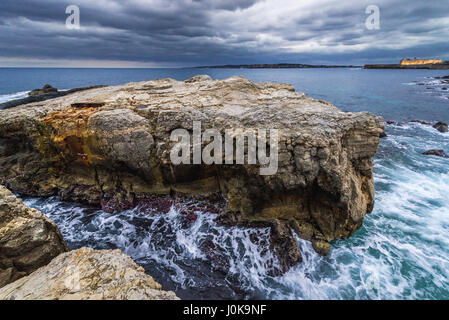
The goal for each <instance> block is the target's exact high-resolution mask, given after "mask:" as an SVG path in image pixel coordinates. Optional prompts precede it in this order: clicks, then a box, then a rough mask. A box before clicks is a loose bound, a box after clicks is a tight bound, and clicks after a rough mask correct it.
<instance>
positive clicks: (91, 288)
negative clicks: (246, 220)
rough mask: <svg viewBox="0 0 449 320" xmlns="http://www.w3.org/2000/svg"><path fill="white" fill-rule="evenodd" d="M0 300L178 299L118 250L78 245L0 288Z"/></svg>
mask: <svg viewBox="0 0 449 320" xmlns="http://www.w3.org/2000/svg"><path fill="white" fill-rule="evenodd" d="M0 300H178V298H177V297H176V295H175V294H174V293H173V292H171V291H168V292H167V291H163V290H161V285H160V284H159V283H157V282H156V281H154V280H153V278H152V277H151V276H149V275H147V274H145V272H144V269H143V268H142V267H140V266H138V265H137V264H136V263H135V262H134V261H132V259H131V258H130V257H128V256H126V255H124V254H123V253H121V251H120V250H93V249H90V248H81V249H79V250H75V251H71V252H68V253H63V254H61V255H59V256H58V257H57V258H55V259H54V260H53V261H51V263H50V264H48V265H47V266H45V267H42V268H40V269H38V270H37V271H35V272H33V273H32V274H31V275H29V276H27V277H24V278H22V279H19V280H17V281H15V282H13V283H11V284H9V285H7V286H5V287H3V288H1V289H0Z"/></svg>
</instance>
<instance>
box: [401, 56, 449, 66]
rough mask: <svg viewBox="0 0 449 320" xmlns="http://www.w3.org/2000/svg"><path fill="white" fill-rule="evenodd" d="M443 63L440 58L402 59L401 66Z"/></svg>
mask: <svg viewBox="0 0 449 320" xmlns="http://www.w3.org/2000/svg"><path fill="white" fill-rule="evenodd" d="M440 63H443V60H442V59H416V58H415V59H402V60H401V66H413V65H420V64H440Z"/></svg>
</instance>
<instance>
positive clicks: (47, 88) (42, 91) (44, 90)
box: [28, 84, 58, 97]
mask: <svg viewBox="0 0 449 320" xmlns="http://www.w3.org/2000/svg"><path fill="white" fill-rule="evenodd" d="M51 92H58V89H56V88H53V87H52V86H51V85H49V84H46V85H45V86H43V87H42V89H34V90H31V91H30V92H28V96H30V97H33V96H38V95H41V94H45V93H51Z"/></svg>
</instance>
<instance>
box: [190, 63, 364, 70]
mask: <svg viewBox="0 0 449 320" xmlns="http://www.w3.org/2000/svg"><path fill="white" fill-rule="evenodd" d="M195 68H198V69H208V68H209V69H305V68H362V66H354V65H311V64H302V63H275V64H228V65H222V66H200V67H195Z"/></svg>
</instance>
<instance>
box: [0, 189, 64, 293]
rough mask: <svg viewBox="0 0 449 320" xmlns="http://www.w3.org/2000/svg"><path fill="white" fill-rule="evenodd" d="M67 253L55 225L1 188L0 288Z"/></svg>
mask: <svg viewBox="0 0 449 320" xmlns="http://www.w3.org/2000/svg"><path fill="white" fill-rule="evenodd" d="M65 251H68V248H67V246H66V244H65V242H64V240H63V239H62V236H61V233H60V232H59V229H58V227H57V226H56V225H55V224H54V223H53V221H51V220H50V219H48V218H47V217H46V216H45V215H43V214H42V213H41V212H39V211H38V210H35V209H30V208H27V207H26V206H25V205H24V204H23V202H22V200H20V199H17V198H16V197H15V196H14V195H13V194H12V193H11V192H10V191H9V190H8V189H6V188H5V187H3V186H0V287H3V286H4V285H6V284H8V283H10V282H13V281H15V280H17V279H19V278H21V277H23V276H26V275H28V274H30V273H31V272H33V271H35V270H36V269H38V268H40V267H42V266H44V265H46V264H47V263H49V262H50V261H51V260H52V259H53V258H54V257H56V256H57V255H59V254H60V253H62V252H65Z"/></svg>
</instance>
